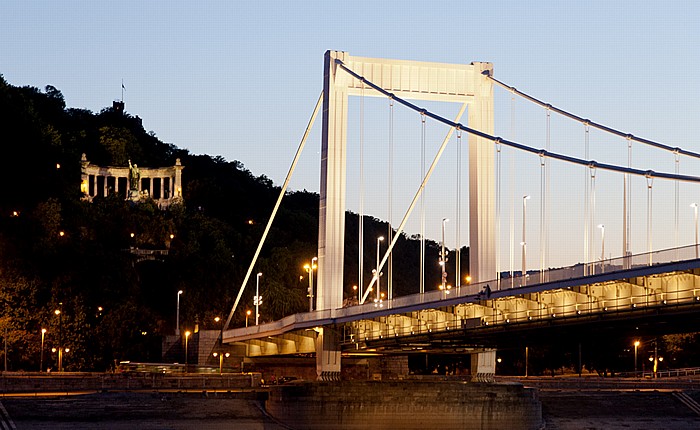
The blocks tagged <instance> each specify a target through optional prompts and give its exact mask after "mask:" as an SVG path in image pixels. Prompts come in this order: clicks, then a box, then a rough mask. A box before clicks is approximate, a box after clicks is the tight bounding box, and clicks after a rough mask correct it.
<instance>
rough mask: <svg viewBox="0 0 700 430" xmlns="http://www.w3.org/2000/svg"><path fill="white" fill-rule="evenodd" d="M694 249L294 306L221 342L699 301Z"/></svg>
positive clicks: (536, 318) (530, 319) (293, 346)
mask: <svg viewBox="0 0 700 430" xmlns="http://www.w3.org/2000/svg"><path fill="white" fill-rule="evenodd" d="M696 251H697V250H696V248H695V246H690V247H684V248H677V249H671V250H664V251H659V252H655V253H652V254H642V255H636V256H630V257H628V258H626V259H625V258H619V259H613V260H606V261H604V262H602V263H597V264H595V265H588V266H587V267H585V266H584V265H581V264H579V265H575V266H571V267H566V268H562V269H556V270H549V271H546V272H542V273H540V272H538V273H534V274H528V275H527V276H526V277H514V278H503V279H500V280H494V281H490V282H482V283H478V284H473V285H467V286H462V287H461V288H458V289H453V290H451V291H449V292H443V291H430V292H426V293H425V294H415V295H410V296H404V297H399V298H396V299H394V300H391V301H388V300H387V301H383V302H372V303H367V304H364V305H360V306H350V307H345V308H341V309H331V310H323V311H315V312H307V313H301V314H294V315H290V316H288V317H286V318H283V319H281V320H279V321H274V322H270V323H266V324H261V325H257V326H252V327H247V328H237V329H232V330H227V331H226V332H224V342H227V343H236V344H241V343H243V344H245V345H246V346H247V351H248V355H277V354H294V353H309V352H314V351H315V346H314V341H315V337H316V332H315V331H314V328H315V327H321V326H335V327H336V328H337V329H338V330H339V331H340V333H342V341H343V343H344V345H345V347H346V348H351V349H353V350H358V349H366V348H368V347H369V345H370V344H372V345H373V346H377V345H379V344H381V343H383V342H382V341H383V340H388V339H391V340H392V342H393V343H397V342H398V343H401V341H402V340H405V341H406V342H410V341H411V340H414V341H415V340H416V339H417V338H419V337H420V336H424V335H426V334H438V333H442V334H447V333H449V332H450V331H452V332H455V331H457V330H467V331H469V330H484V329H487V330H488V329H491V328H495V327H496V326H502V325H511V326H512V325H517V324H519V325H524V326H531V328H536V327H537V325H538V324H542V322H543V321H553V320H557V321H559V320H561V321H564V320H566V319H567V318H572V317H575V318H577V319H582V318H585V317H591V316H594V315H600V314H605V313H608V314H610V313H620V312H624V314H625V315H635V314H639V315H642V314H644V313H648V312H649V311H650V309H655V308H656V307H668V308H669V309H673V311H675V312H682V311H685V310H687V309H688V307H689V306H690V307H692V309H700V296H699V294H700V284H699V283H698V276H700V259H698V258H696V256H697V254H696ZM584 272H585V273H586V275H584ZM487 286H488V287H487ZM487 290H490V293H487ZM584 324H585V321H584Z"/></svg>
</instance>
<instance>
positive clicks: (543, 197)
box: [540, 154, 546, 282]
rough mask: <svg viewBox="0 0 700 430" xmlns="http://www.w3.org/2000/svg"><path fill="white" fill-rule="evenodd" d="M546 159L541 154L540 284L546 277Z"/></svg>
mask: <svg viewBox="0 0 700 430" xmlns="http://www.w3.org/2000/svg"><path fill="white" fill-rule="evenodd" d="M545 170H546V168H545V157H544V155H543V154H540V196H541V197H540V282H542V276H543V275H544V247H545V243H544V219H545V182H546V180H545V177H546V172H545Z"/></svg>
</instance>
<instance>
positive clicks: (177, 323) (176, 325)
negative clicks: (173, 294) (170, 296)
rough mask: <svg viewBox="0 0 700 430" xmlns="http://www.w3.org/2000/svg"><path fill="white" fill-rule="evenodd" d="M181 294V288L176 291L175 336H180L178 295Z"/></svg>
mask: <svg viewBox="0 0 700 430" xmlns="http://www.w3.org/2000/svg"><path fill="white" fill-rule="evenodd" d="M181 295H182V290H179V291H178V292H177V312H176V314H175V315H176V317H175V336H180V296H181Z"/></svg>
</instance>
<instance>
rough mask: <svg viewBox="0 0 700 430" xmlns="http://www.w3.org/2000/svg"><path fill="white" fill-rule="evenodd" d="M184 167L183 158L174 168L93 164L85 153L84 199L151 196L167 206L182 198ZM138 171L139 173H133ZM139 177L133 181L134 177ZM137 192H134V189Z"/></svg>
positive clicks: (82, 182) (82, 175)
mask: <svg viewBox="0 0 700 430" xmlns="http://www.w3.org/2000/svg"><path fill="white" fill-rule="evenodd" d="M182 169H184V166H183V165H182V164H181V163H180V159H179V158H178V159H177V160H175V165H174V166H170V167H157V168H151V167H137V166H136V165H134V166H133V168H130V167H115V166H98V165H95V164H91V163H90V162H89V161H88V160H87V157H86V155H85V154H83V156H82V159H81V182H80V191H81V192H82V193H83V198H84V199H87V200H90V201H92V199H93V198H95V197H106V196H108V195H111V194H118V195H120V196H122V197H123V198H124V199H130V200H134V201H137V200H139V199H141V198H146V197H150V198H152V199H153V200H154V201H155V202H156V203H157V204H158V206H160V207H161V208H165V207H167V206H169V205H170V204H172V203H174V202H175V201H177V200H179V199H181V198H182ZM134 171H135V172H138V173H137V174H136V175H134V174H133V173H134ZM134 177H135V178H137V179H136V180H135V181H134V182H136V183H135V184H132V183H131V182H132V180H133V179H132V178H134ZM132 190H133V192H130V191H132Z"/></svg>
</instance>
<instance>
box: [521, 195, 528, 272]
mask: <svg viewBox="0 0 700 430" xmlns="http://www.w3.org/2000/svg"><path fill="white" fill-rule="evenodd" d="M528 200H530V196H529V195H527V196H523V240H522V242H520V245H522V248H523V250H522V260H523V261H522V263H523V269H522V277H523V285H524V284H525V282H526V281H527V269H526V268H525V267H526V264H527V240H526V235H525V218H526V217H527V201H528Z"/></svg>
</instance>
